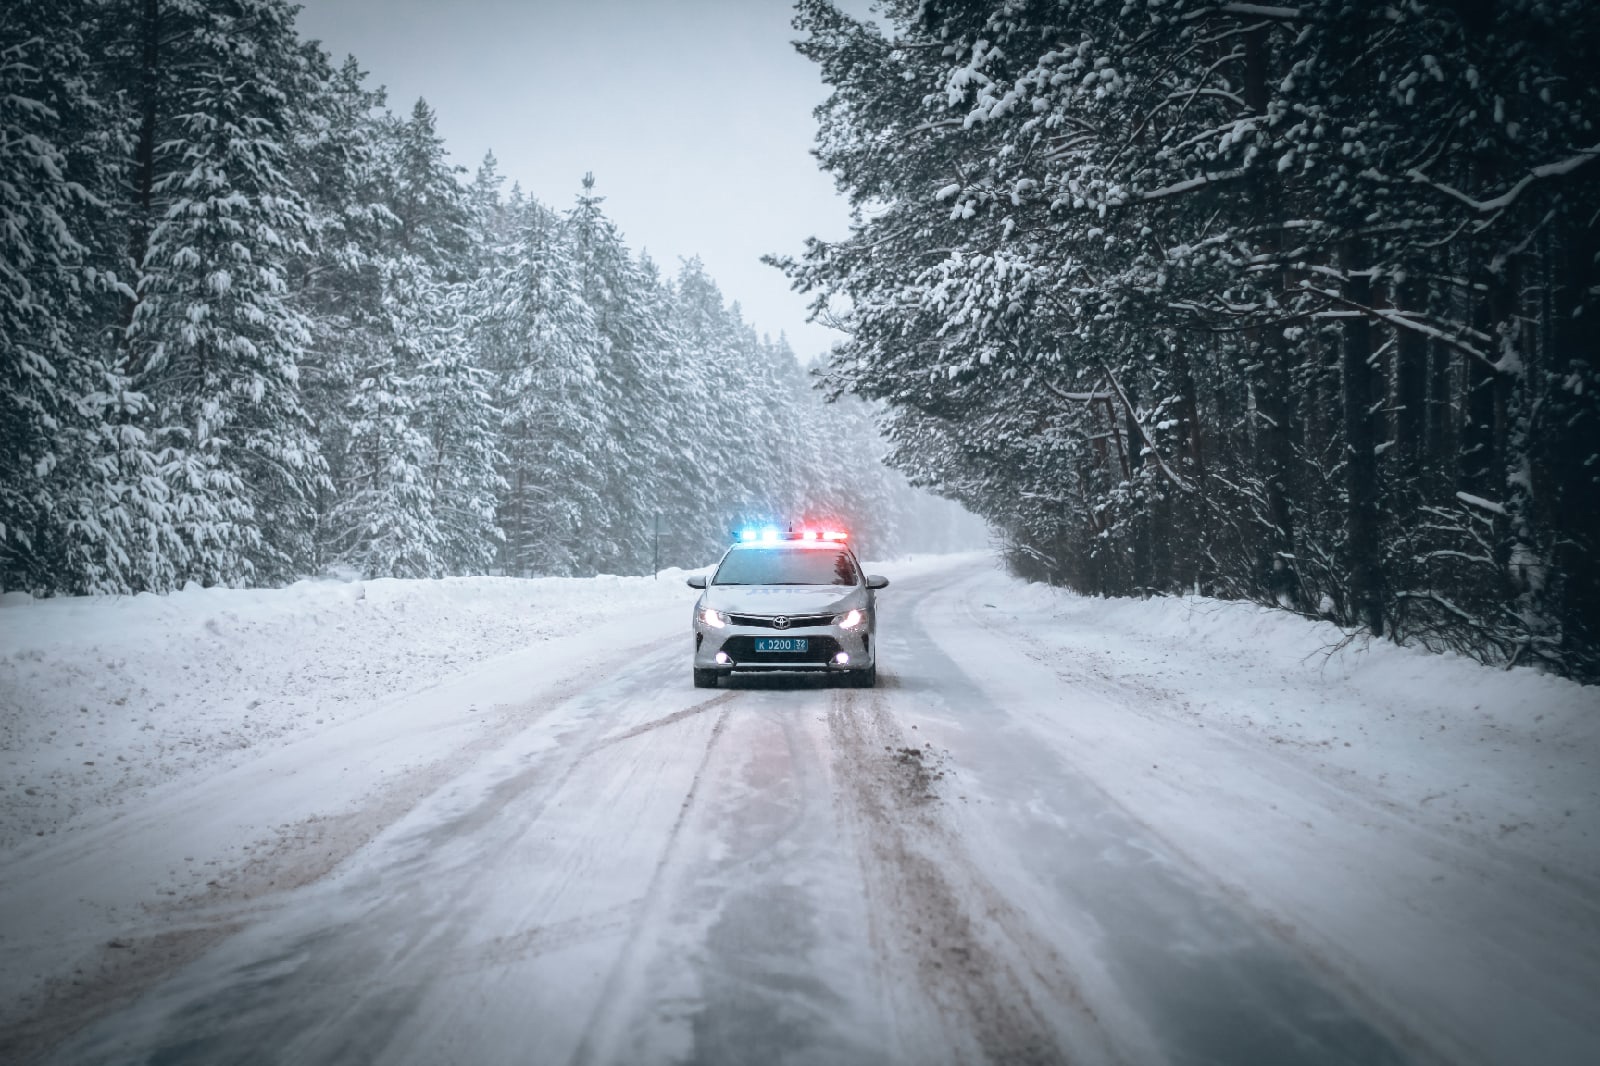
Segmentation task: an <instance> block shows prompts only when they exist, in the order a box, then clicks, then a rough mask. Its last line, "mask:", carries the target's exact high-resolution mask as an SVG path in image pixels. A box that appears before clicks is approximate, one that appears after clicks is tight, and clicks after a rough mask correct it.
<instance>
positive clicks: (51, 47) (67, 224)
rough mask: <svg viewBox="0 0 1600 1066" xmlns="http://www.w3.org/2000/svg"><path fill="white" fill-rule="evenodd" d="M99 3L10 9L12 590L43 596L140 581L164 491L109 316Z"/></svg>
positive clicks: (112, 293)
mask: <svg viewBox="0 0 1600 1066" xmlns="http://www.w3.org/2000/svg"><path fill="white" fill-rule="evenodd" d="M90 15H91V8H90V6H89V5H88V4H87V3H84V2H79V0H64V2H63V0H48V2H46V0H18V2H17V3H11V4H7V5H6V6H5V9H4V10H3V11H0V190H3V192H0V587H4V588H23V589H28V590H31V591H36V592H40V593H47V592H53V591H70V592H104V591H118V590H121V589H124V588H128V587H130V586H132V585H133V584H134V583H135V581H136V580H137V578H136V568H137V566H138V565H139V560H138V558H137V557H138V556H139V555H141V554H142V553H141V550H140V547H139V543H138V542H139V539H140V538H139V532H138V527H139V525H140V523H141V522H142V521H144V520H147V519H150V518H151V517H152V515H153V514H156V513H159V511H160V509H161V507H162V504H163V495H162V490H161V487H160V485H159V483H158V482H157V481H155V480H154V479H152V478H151V477H150V465H149V464H150V457H149V455H148V452H147V450H146V448H145V447H144V445H145V440H144V438H143V436H142V435H141V434H140V433H139V431H138V430H137V429H134V428H132V427H127V426H124V425H121V424H120V423H122V422H123V420H124V419H123V415H124V414H125V412H126V408H127V407H130V406H133V405H136V404H137V403H138V398H137V397H135V396H130V395H129V393H128V389H127V384H126V382H125V381H124V380H123V379H122V377H121V376H120V375H119V374H118V373H117V372H116V371H115V369H114V368H113V366H112V365H111V360H110V356H111V349H110V347H109V346H108V345H107V344H106V342H105V334H104V331H103V329H102V328H101V327H102V324H103V323H104V322H105V321H106V320H107V319H108V318H109V317H111V316H112V315H114V313H115V309H116V306H117V302H118V299H119V297H118V295H117V292H116V289H117V283H116V277H115V274H114V273H113V269H114V268H115V267H116V265H117V264H116V260H115V257H114V256H113V255H112V254H111V252H110V232H111V224H112V216H111V210H110V204H109V200H110V199H111V198H112V196H113V195H114V190H115V188H116V181H117V177H118V174H117V170H116V160H117V157H118V148H119V143H118V137H117V132H116V128H115V123H114V115H113V113H112V112H111V111H110V109H108V108H107V107H106V106H105V105H104V103H103V102H102V101H101V100H100V99H99V98H98V97H97V96H96V95H95V93H94V87H95V79H94V74H95V70H94V67H93V64H92V60H91V58H90V54H89V51H88V42H87V40H86V35H87V31H88V29H89V28H90V27H91V25H92V21H91V18H90ZM119 406H120V408H121V410H119ZM113 417H114V418H115V419H116V421H117V423H119V424H118V425H115V426H114V425H112V424H111V421H110V420H111V419H112V418H113Z"/></svg>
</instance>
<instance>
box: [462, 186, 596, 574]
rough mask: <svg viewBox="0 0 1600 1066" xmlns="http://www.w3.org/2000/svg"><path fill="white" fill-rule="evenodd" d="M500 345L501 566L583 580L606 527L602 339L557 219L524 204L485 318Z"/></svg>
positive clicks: (516, 571)
mask: <svg viewBox="0 0 1600 1066" xmlns="http://www.w3.org/2000/svg"><path fill="white" fill-rule="evenodd" d="M483 317H484V318H485V321H486V325H487V326H488V327H489V328H491V329H492V330H493V331H494V333H495V334H496V336H497V338H498V343H497V348H498V351H499V352H500V354H501V357H502V358H503V360H504V361H503V362H502V363H501V364H500V365H498V366H495V367H492V368H486V369H492V370H493V371H494V372H495V374H496V378H497V395H496V397H495V399H496V405H497V407H498V408H499V410H500V412H501V418H502V420H503V421H502V425H503V427H504V428H503V435H502V437H501V444H500V451H501V453H502V454H503V455H504V457H505V468H504V475H503V476H504V479H505V482H506V486H507V487H506V490H505V495H504V496H503V497H502V499H501V502H500V526H501V528H502V529H503V530H504V531H505V536H506V541H505V545H504V548H503V552H502V560H503V561H502V566H503V568H504V569H505V570H506V572H508V573H513V574H573V573H578V572H581V571H582V564H581V562H580V559H581V557H582V554H583V552H584V550H585V549H584V548H583V541H584V539H585V537H587V536H589V535H590V534H591V532H595V531H598V530H601V529H602V528H603V519H602V517H601V516H603V515H604V514H605V510H606V504H605V501H604V499H603V495H602V494H603V493H604V491H605V483H606V479H605V471H604V467H603V466H602V465H601V464H600V463H599V461H598V453H599V451H600V449H601V448H603V446H604V433H605V417H604V411H603V408H602V406H601V404H602V398H601V394H600V392H599V389H598V388H597V383H598V378H599V374H598V370H597V368H596V362H597V359H598V357H599V354H600V338H599V333H598V331H597V329H596V327H595V322H594V312H593V310H592V309H591V308H590V307H589V305H588V303H587V302H586V301H585V300H584V299H583V290H582V285H581V282H580V281H579V279H578V277H577V276H576V271H575V269H574V266H573V258H572V254H571V251H570V249H569V248H568V247H567V246H566V242H565V239H564V233H563V227H562V223H561V219H560V218H558V217H557V216H556V215H555V214H554V213H553V212H551V211H550V210H549V209H548V208H546V207H544V206H543V205H541V204H539V203H537V202H535V201H531V200H530V201H527V202H526V203H525V204H523V206H522V207H521V209H520V218H519V219H518V220H517V223H516V231H515V237H514V239H513V241H512V243H511V246H510V247H509V249H508V252H507V261H506V263H505V265H504V266H502V267H501V268H500V269H499V271H498V274H497V276H496V277H494V278H493V279H492V283H491V285H490V299H489V301H488V303H487V308H486V310H485V311H484V312H483Z"/></svg>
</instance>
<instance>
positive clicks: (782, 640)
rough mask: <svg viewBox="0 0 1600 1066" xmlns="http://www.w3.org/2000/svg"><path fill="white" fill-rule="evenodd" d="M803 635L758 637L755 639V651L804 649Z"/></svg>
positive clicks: (804, 640)
mask: <svg viewBox="0 0 1600 1066" xmlns="http://www.w3.org/2000/svg"><path fill="white" fill-rule="evenodd" d="M807 647H808V643H807V641H806V638H805V637H760V638H758V639H757V640H756V651H757V652H774V651H805V650H806V648H807Z"/></svg>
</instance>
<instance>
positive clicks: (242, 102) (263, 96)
mask: <svg viewBox="0 0 1600 1066" xmlns="http://www.w3.org/2000/svg"><path fill="white" fill-rule="evenodd" d="M152 6H155V7H157V8H159V9H160V14H161V15H162V16H163V17H162V18H161V19H160V21H159V22H158V24H157V25H154V26H148V25H146V26H143V27H142V30H143V32H145V33H146V34H148V35H149V36H150V40H152V41H155V42H157V43H158V44H159V45H160V47H161V48H162V49H165V50H168V51H167V54H168V55H181V56H183V57H184V60H185V62H184V63H183V64H182V65H181V66H180V67H179V68H178V75H181V80H179V81H178V82H177V84H176V85H174V86H172V87H170V88H169V89H167V90H166V91H160V90H161V88H162V87H161V86H160V85H159V84H158V83H157V84H152V85H151V86H149V88H150V89H151V91H157V92H160V96H159V99H155V100H149V99H146V100H144V101H142V102H143V104H144V106H145V117H146V118H147V119H149V121H150V125H151V128H150V129H148V130H145V129H141V134H140V140H139V146H140V152H141V153H146V152H147V153H148V155H147V156H144V157H142V158H140V160H139V164H138V165H139V169H140V171H141V174H142V175H143V177H148V179H149V180H148V181H144V180H143V177H141V180H140V184H139V186H138V188H139V189H140V192H141V197H142V202H140V203H139V204H138V205H137V208H136V213H138V217H136V219H135V221H134V225H133V232H134V234H135V240H134V247H135V250H136V251H139V250H140V248H141V247H142V254H141V255H140V257H139V273H138V281H137V285H136V292H137V302H136V304H135V306H134V308H133V311H132V315H131V320H130V322H129V325H128V329H127V337H128V342H127V353H126V359H127V364H126V365H127V368H128V372H129V374H130V375H131V377H132V379H133V381H134V383H135V385H136V386H137V387H138V388H139V389H140V391H142V392H143V393H144V394H145V395H146V396H148V397H149V400H150V404H151V406H150V410H149V414H148V415H147V416H146V419H145V420H146V424H147V425H148V427H149V428H148V431H149V433H150V435H151V437H152V439H153V440H154V441H155V442H156V444H157V446H158V447H159V448H160V458H161V462H162V476H163V478H164V480H165V481H166V483H167V486H168V490H169V492H170V494H171V514H172V522H173V529H174V530H175V532H176V535H177V536H178V537H179V538H180V539H181V541H182V543H183V544H184V546H185V553H184V556H183V557H182V558H181V560H178V565H177V566H176V568H175V573H174V575H173V576H174V577H176V578H178V579H192V580H196V581H199V582H201V583H203V584H243V583H248V582H259V581H282V580H285V579H287V578H290V577H292V576H294V575H296V574H299V573H303V572H304V571H305V570H306V568H307V567H308V565H309V562H310V560H311V558H312V555H313V552H312V548H311V514H312V500H313V498H314V495H315V492H316V490H317V488H318V486H319V484H321V483H322V482H323V479H324V478H325V476H326V475H325V472H324V469H325V468H324V466H323V462H322V458H321V455H320V452H319V450H318V448H317V443H316V439H315V437H314V436H313V435H312V433H311V430H310V425H309V421H308V419H307V416H306V412H305V410H304V407H303V406H302V404H301V402H300V396H299V361H300V358H301V356H302V353H303V352H304V350H305V347H306V345H307V344H308V343H309V340H310V330H309V323H308V322H307V320H306V319H305V317H304V316H303V315H302V314H301V313H300V312H299V311H298V310H296V309H295V308H294V307H293V305H292V304H291V303H290V301H289V299H288V294H287V280H288V272H289V265H290V261H291V259H292V258H293V257H296V256H299V255H304V254H307V253H308V252H309V248H308V246H307V244H306V234H307V223H308V212H307V208H306V205H305V202H304V200H303V198H302V197H301V196H300V195H299V193H298V192H297V190H296V189H295V188H294V186H293V182H292V180H291V176H290V171H289V169H288V160H289V155H290V146H291V143H292V138H293V129H294V125H295V122H296V120H297V118H298V113H297V110H296V108H297V104H298V103H299V102H300V101H302V100H304V98H305V95H306V93H307V87H306V85H305V84H304V75H305V63H304V58H303V56H302V55H301V53H300V49H299V48H298V46H297V41H296V38H295V36H294V29H293V9H292V8H291V7H290V6H289V5H287V4H286V3H282V2H280V0H234V2H230V3H226V4H216V5H212V4H198V3H192V2H181V0H172V2H171V3H170V5H167V6H163V5H161V4H155V5H152ZM167 14H171V15H174V16H176V17H175V18H174V19H172V20H168V19H167V18H165V17H164V16H165V15H167ZM164 61H165V59H158V62H164ZM146 73H150V72H149V71H146ZM150 80H151V81H152V82H158V81H159V79H156V78H154V77H152V78H151V79H150ZM152 116H153V117H152ZM146 169H147V170H148V173H147V174H146V173H145V171H146ZM147 226H148V227H149V228H148V230H146V229H145V227H147ZM146 233H147V236H146Z"/></svg>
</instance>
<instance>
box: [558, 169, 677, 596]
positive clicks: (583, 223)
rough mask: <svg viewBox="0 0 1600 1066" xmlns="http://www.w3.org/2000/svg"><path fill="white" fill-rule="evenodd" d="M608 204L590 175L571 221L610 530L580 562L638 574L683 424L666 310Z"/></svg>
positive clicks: (598, 535)
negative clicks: (589, 339)
mask: <svg viewBox="0 0 1600 1066" xmlns="http://www.w3.org/2000/svg"><path fill="white" fill-rule="evenodd" d="M604 199H605V198H604V197H602V196H598V195H596V194H595V191H594V176H593V175H592V174H588V175H585V176H584V179H583V191H582V193H580V194H579V196H578V200H577V203H576V204H575V205H574V206H573V207H572V209H571V210H570V211H568V213H567V216H566V220H565V224H566V231H567V234H568V241H569V247H570V248H571V252H572V256H573V267H574V270H575V271H576V275H577V282H578V286H579V289H580V291H581V292H582V294H583V299H584V302H585V303H586V304H587V305H588V306H589V308H590V309H591V311H592V313H593V315H594V327H595V330H596V333H597V339H598V342H599V344H598V347H597V349H596V358H595V371H596V378H595V384H594V388H595V391H596V395H597V397H598V399H599V401H600V413H601V417H602V418H603V419H604V424H603V430H602V432H603V445H602V446H600V447H598V448H597V449H596V451H595V455H594V461H595V463H596V465H597V466H598V467H599V471H600V476H601V477H602V479H603V483H604V488H603V490H602V492H601V498H602V499H603V500H604V501H605V503H606V511H605V513H604V514H603V515H602V516H601V521H603V522H604V525H603V526H602V527H601V528H600V529H595V530H594V531H593V534H592V539H590V540H589V541H588V542H587V543H586V544H585V550H586V552H587V553H588V554H587V555H586V556H585V557H584V558H582V559H581V563H582V565H584V566H585V567H586V568H593V569H600V570H614V571H616V572H620V573H637V572H639V571H641V570H646V569H648V568H649V566H650V553H651V532H652V529H653V524H654V522H655V519H656V516H657V515H658V514H659V513H660V511H661V508H662V506H663V501H664V500H665V499H666V497H667V495H668V493H669V485H670V483H669V482H667V481H666V480H665V475H666V473H667V460H668V449H669V447H670V440H671V436H672V434H673V433H674V432H681V429H680V428H678V427H679V426H680V425H681V421H682V420H681V417H679V416H680V412H679V411H675V410H674V409H672V408H671V407H669V406H667V395H666V391H665V381H664V378H665V375H664V374H663V373H662V361H663V359H664V358H665V356H666V352H667V348H668V346H667V342H666V322H665V318H664V316H663V313H662V311H663V309H662V307H661V303H660V301H659V300H657V299H653V298H652V294H651V293H650V292H649V291H648V290H647V285H648V284H649V283H650V282H649V279H648V277H647V275H646V274H645V273H644V272H643V271H642V270H641V268H640V266H639V264H638V263H637V262H636V261H635V260H634V258H633V256H632V255H631V254H630V253H629V251H628V247H627V245H626V244H625V243H624V242H623V239H622V235H621V233H619V232H618V230H617V228H616V225H615V224H614V223H613V222H612V221H611V220H610V219H609V218H607V217H606V215H605V212H604V211H603V210H602V209H601V204H602V203H603V202H604Z"/></svg>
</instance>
